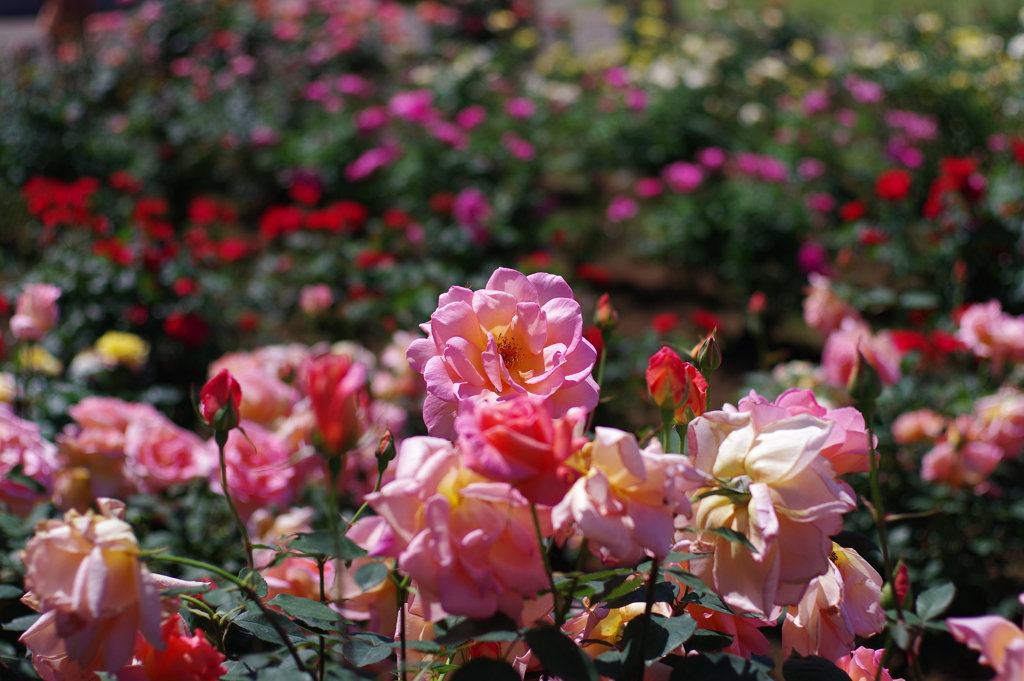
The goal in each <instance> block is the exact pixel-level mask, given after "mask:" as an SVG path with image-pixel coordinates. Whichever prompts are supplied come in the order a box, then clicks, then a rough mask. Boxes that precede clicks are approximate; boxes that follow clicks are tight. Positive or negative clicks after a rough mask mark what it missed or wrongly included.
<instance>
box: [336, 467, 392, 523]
mask: <svg viewBox="0 0 1024 681" xmlns="http://www.w3.org/2000/svg"><path fill="white" fill-rule="evenodd" d="M383 481H384V471H380V472H379V473H377V484H375V485H374V486H373V491H374V492H379V491H380V486H381V483H382V482H383ZM369 507H370V502H369V501H364V502H363V505H362V506H360V507H359V509H358V510H357V511H356V513H355V515H353V516H352V518H351V519H350V520H349V521H348V524H346V525H345V531H344V532H342V535H346V534H348V531H349V530H350V529H352V526H353V525H355V524H356V521H357V520H359V516H361V515H363V513H365V512H366V509H368V508H369Z"/></svg>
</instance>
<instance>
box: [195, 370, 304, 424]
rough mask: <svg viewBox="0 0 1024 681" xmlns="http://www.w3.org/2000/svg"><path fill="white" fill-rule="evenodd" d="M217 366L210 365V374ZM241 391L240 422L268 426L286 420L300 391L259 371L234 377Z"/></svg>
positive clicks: (273, 376) (241, 373)
mask: <svg viewBox="0 0 1024 681" xmlns="http://www.w3.org/2000/svg"><path fill="white" fill-rule="evenodd" d="M214 366H218V365H216V364H214V365H211V367H210V368H211V370H212V369H213V367H214ZM233 375H234V377H235V380H236V381H238V385H239V386H241V388H242V406H241V409H240V411H239V415H240V416H241V418H242V419H246V420H249V421H255V422H256V423H259V424H260V425H262V426H269V425H270V424H272V423H274V421H276V420H277V419H279V418H281V417H284V416H288V414H290V413H291V411H292V407H294V406H295V403H296V402H298V401H299V391H298V390H296V389H295V387H294V386H290V385H288V384H287V383H285V382H284V381H282V380H281V379H279V378H278V377H277V376H276V375H273V374H270V373H268V372H266V371H260V370H258V369H256V370H253V369H249V370H246V371H241V372H239V373H237V374H233Z"/></svg>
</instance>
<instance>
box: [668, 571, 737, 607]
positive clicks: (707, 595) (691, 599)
mask: <svg viewBox="0 0 1024 681" xmlns="http://www.w3.org/2000/svg"><path fill="white" fill-rule="evenodd" d="M687 574H688V575H689V576H690V577H693V578H694V579H696V580H697V581H700V578H699V577H697V576H696V575H692V574H689V573H687ZM700 583H701V584H702V585H703V584H704V582H702V581H701V582H700ZM687 586H689V585H687ZM691 588H692V587H691ZM681 601H682V602H683V603H696V604H697V605H700V606H703V607H705V608H708V609H710V610H715V611H717V612H724V613H726V614H727V615H734V614H735V613H734V612H733V610H732V608H731V607H729V604H728V603H726V602H725V601H723V600H722V598H721V596H719V595H718V594H716V593H715V592H713V591H711V590H710V589H708V588H707V587H706V586H705V588H704V591H697V590H696V589H694V590H693V591H691V592H690V593H688V594H686V595H685V596H683V597H682V599H681Z"/></svg>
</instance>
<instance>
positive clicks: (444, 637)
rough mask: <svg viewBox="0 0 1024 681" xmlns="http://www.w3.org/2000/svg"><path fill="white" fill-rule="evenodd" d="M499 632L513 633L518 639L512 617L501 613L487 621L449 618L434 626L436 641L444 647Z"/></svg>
mask: <svg viewBox="0 0 1024 681" xmlns="http://www.w3.org/2000/svg"><path fill="white" fill-rule="evenodd" d="M498 631H500V632H507V633H511V634H513V637H514V638H515V637H518V635H517V634H516V632H517V627H516V623H515V622H514V621H513V620H512V618H511V617H509V616H508V615H505V614H504V613H500V612H499V613H496V614H495V615H494V616H493V617H488V618H487V619H485V620H471V619H469V618H468V617H448V618H445V619H444V620H441V621H440V622H437V623H436V624H434V637H435V640H436V641H437V642H438V643H440V644H441V645H444V646H457V645H460V644H462V643H465V642H466V641H468V640H470V639H478V638H480V637H481V636H483V635H484V634H488V633H491V632H498ZM492 640H493V639H492Z"/></svg>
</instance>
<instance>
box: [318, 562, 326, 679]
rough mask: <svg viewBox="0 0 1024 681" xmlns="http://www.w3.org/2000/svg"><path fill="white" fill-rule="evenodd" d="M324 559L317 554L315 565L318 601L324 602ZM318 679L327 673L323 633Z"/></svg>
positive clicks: (321, 636)
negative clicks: (318, 588)
mask: <svg viewBox="0 0 1024 681" xmlns="http://www.w3.org/2000/svg"><path fill="white" fill-rule="evenodd" d="M326 562H327V561H326V559H325V558H324V557H323V556H317V558H316V566H317V569H318V570H319V572H320V602H321V603H324V602H326V601H327V590H326V589H324V565H325V564H326ZM319 667H320V668H319V672H320V681H324V675H325V674H326V673H327V640H326V639H325V638H324V635H323V634H320V665H319Z"/></svg>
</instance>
